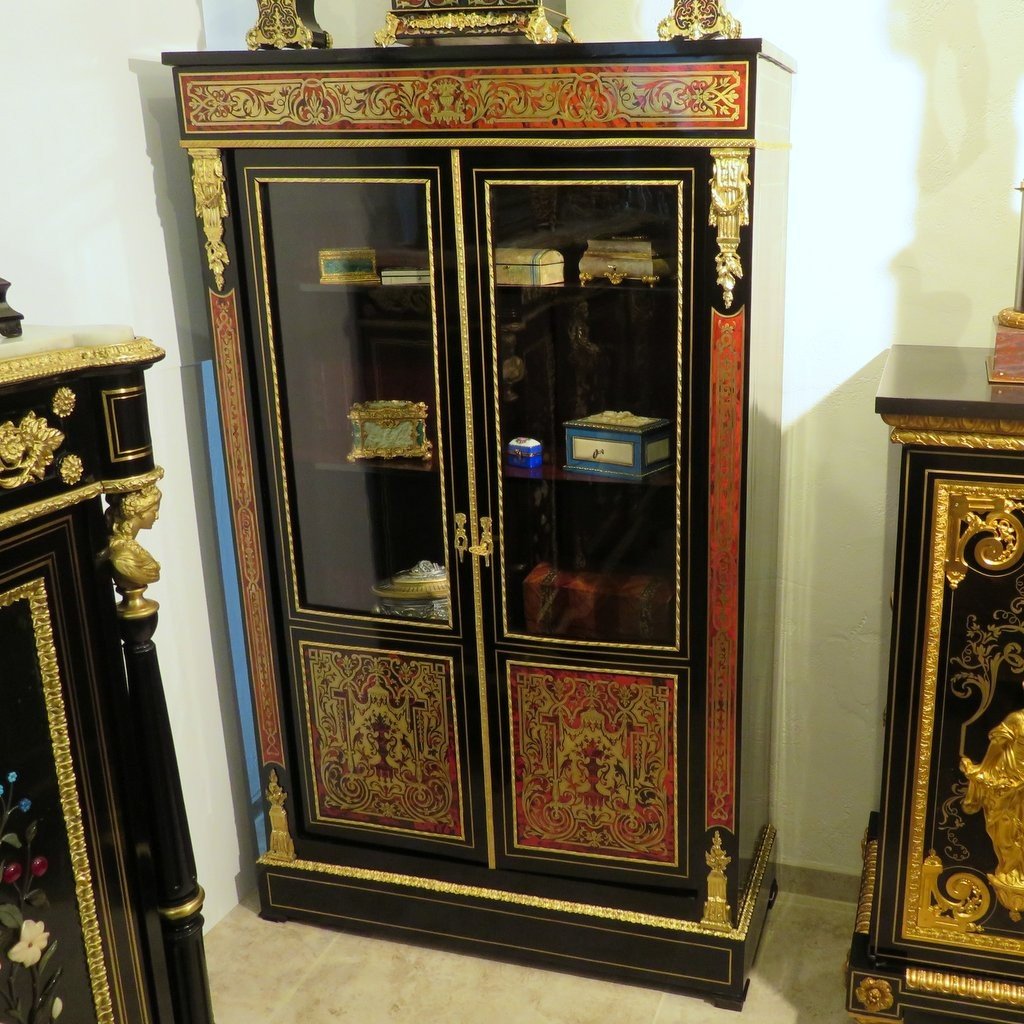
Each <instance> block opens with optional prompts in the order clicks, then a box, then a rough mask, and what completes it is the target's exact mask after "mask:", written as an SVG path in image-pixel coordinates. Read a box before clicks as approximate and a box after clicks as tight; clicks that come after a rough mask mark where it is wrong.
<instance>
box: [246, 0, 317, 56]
mask: <svg viewBox="0 0 1024 1024" xmlns="http://www.w3.org/2000/svg"><path fill="white" fill-rule="evenodd" d="M258 3H259V17H258V18H257V20H256V24H255V25H254V26H253V27H252V28H251V29H250V30H249V32H248V33H247V34H246V37H245V42H246V45H247V46H248V47H249V49H250V50H261V49H263V50H284V49H300V50H310V49H314V48H315V49H325V48H328V47H331V46H333V45H334V42H333V40H332V39H331V34H330V32H325V31H324V30H323V29H322V28H321V27H320V26H319V25H318V24H317V20H316V15H315V14H314V13H313V4H314V0H258Z"/></svg>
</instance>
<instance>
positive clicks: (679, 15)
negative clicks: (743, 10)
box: [658, 0, 743, 39]
mask: <svg viewBox="0 0 1024 1024" xmlns="http://www.w3.org/2000/svg"><path fill="white" fill-rule="evenodd" d="M742 32H743V28H742V26H741V25H740V23H739V22H738V21H737V20H736V19H735V18H734V17H733V16H732V15H731V14H729V13H728V11H726V9H725V4H724V3H722V2H719V0H675V8H674V10H673V11H672V13H671V14H670V15H669V16H668V17H667V18H665V19H664V20H663V21H662V22H661V23H660V24H659V25H658V38H659V39H675V38H676V37H677V36H685V37H686V38H687V39H708V38H711V37H713V36H722V37H723V38H724V39H739V37H740V35H741V33H742Z"/></svg>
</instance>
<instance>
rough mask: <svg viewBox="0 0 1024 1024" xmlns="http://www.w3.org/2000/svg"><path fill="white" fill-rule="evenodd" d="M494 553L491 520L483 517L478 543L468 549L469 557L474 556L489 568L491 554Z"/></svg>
mask: <svg viewBox="0 0 1024 1024" xmlns="http://www.w3.org/2000/svg"><path fill="white" fill-rule="evenodd" d="M493 551H494V535H493V534H492V532H491V520H490V519H489V518H488V517H487V516H483V517H482V518H481V520H480V543H479V544H474V545H473V546H472V547H471V548H470V549H469V553H470V554H471V555H476V556H477V557H478V558H482V559H483V560H484V565H486V566H487V567H488V568H490V565H491V554H492V552H493Z"/></svg>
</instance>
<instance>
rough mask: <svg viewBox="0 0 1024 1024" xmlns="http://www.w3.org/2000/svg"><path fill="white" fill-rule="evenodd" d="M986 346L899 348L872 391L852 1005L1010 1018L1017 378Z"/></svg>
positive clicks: (1023, 626)
mask: <svg viewBox="0 0 1024 1024" xmlns="http://www.w3.org/2000/svg"><path fill="white" fill-rule="evenodd" d="M987 354H988V353H987V352H986V351H984V350H982V349H976V348H975V349H954V348H934V347H912V346H898V347H896V348H894V349H892V350H891V352H890V354H889V357H888V360H887V362H886V367H885V371H884V374H883V378H882V381H881V385H880V388H879V393H878V398H877V402H876V410H877V412H878V413H879V414H880V415H881V416H882V418H883V420H884V421H885V422H886V423H887V424H889V425H890V426H891V427H892V439H893V441H894V442H896V443H899V444H900V445H901V446H902V462H901V474H900V498H899V520H898V528H897V529H898V534H897V552H896V573H895V589H894V592H893V616H894V619H893V628H892V647H891V655H890V680H889V694H888V703H887V728H886V741H885V760H884V764H883V783H882V798H881V810H880V813H879V814H876V815H874V816H873V817H872V820H871V823H870V826H869V829H868V832H867V835H866V837H865V841H864V876H863V883H862V888H861V899H860V905H859V908H858V915H857V923H856V933H855V935H854V939H853V946H852V950H851V957H850V972H849V979H848V982H849V983H848V992H847V1007H848V1009H849V1011H850V1013H851V1014H852V1015H853V1016H854V1017H855V1018H856V1019H857V1020H860V1021H872V1022H874V1021H879V1022H880V1021H896V1020H902V1021H906V1022H909V1024H915V1022H921V1024H924V1022H931V1021H940V1020H955V1021H966V1020H985V1021H1024V924H1022V921H1021V917H1022V913H1024V861H1022V858H1024V745H1022V744H1024V741H1022V736H1024V732H1022V719H1024V562H1022V555H1024V390H1022V389H1021V388H1020V386H1019V385H1005V384H1004V385H994V386H993V385H990V384H989V381H988V374H987V371H986V355H987Z"/></svg>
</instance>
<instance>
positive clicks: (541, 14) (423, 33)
mask: <svg viewBox="0 0 1024 1024" xmlns="http://www.w3.org/2000/svg"><path fill="white" fill-rule="evenodd" d="M456 36H460V37H474V36H475V37H492V38H493V37H496V36H497V37H501V36H510V37H521V38H525V39H527V40H529V41H530V42H531V43H557V42H565V41H569V42H575V41H576V39H575V37H574V36H573V33H572V27H571V26H570V25H569V19H568V17H567V16H566V13H565V0H546V2H543V3H538V2H537V0H491V2H488V0H476V2H474V0H391V12H390V13H389V14H388V16H387V21H386V23H385V25H384V28H382V29H381V30H380V31H379V32H378V33H377V34H376V36H375V37H374V38H375V39H376V41H377V45H378V46H390V45H392V44H393V43H395V42H398V41H402V42H415V41H418V40H427V39H444V38H451V37H456Z"/></svg>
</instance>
